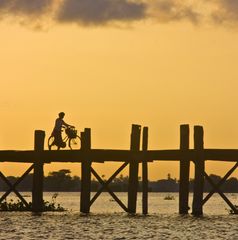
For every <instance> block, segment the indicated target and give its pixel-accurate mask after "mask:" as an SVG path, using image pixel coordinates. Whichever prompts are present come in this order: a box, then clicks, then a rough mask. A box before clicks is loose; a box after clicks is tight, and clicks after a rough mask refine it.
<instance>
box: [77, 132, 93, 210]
mask: <svg viewBox="0 0 238 240" xmlns="http://www.w3.org/2000/svg"><path fill="white" fill-rule="evenodd" d="M90 149H91V129H90V128H85V129H84V132H82V133H81V150H82V151H84V152H85V156H86V157H85V158H84V159H83V161H82V164H81V166H82V167H81V195H80V211H81V212H82V213H89V212H90V194H91V159H88V157H87V152H89V151H90Z"/></svg>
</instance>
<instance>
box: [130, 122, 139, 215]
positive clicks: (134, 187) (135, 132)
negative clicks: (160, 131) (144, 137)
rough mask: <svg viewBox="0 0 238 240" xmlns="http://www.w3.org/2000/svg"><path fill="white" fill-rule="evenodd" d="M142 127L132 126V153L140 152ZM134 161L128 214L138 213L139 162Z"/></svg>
mask: <svg viewBox="0 0 238 240" xmlns="http://www.w3.org/2000/svg"><path fill="white" fill-rule="evenodd" d="M140 134H141V126H139V125H134V124H133V125H132V131H131V146H130V149H131V152H132V153H135V152H137V151H139V150H140ZM137 160H138V159H133V161H131V162H130V164H129V182H128V212H129V213H131V214H134V213H136V204H137V191H138V169H139V161H137Z"/></svg>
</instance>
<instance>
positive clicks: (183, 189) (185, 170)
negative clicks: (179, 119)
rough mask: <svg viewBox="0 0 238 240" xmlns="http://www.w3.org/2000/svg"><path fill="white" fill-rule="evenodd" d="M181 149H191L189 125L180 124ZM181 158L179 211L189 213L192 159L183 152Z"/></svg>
mask: <svg viewBox="0 0 238 240" xmlns="http://www.w3.org/2000/svg"><path fill="white" fill-rule="evenodd" d="M180 150H181V151H182V152H183V151H184V152H185V151H187V150H189V125H188V124H186V125H180ZM183 156H184V157H183V158H181V159H180V177H179V213H180V214H187V213H188V210H189V206H188V200H189V171H190V159H188V158H187V157H186V154H183Z"/></svg>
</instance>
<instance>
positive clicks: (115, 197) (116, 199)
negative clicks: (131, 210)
mask: <svg viewBox="0 0 238 240" xmlns="http://www.w3.org/2000/svg"><path fill="white" fill-rule="evenodd" d="M91 171H92V173H93V175H94V176H95V177H96V179H97V180H98V181H99V183H101V185H102V186H104V188H105V189H106V190H107V192H108V193H109V194H110V195H111V196H112V198H113V199H114V200H115V201H116V202H117V203H118V204H119V205H120V206H121V208H122V209H123V210H124V211H125V212H128V209H127V207H126V206H125V205H124V203H123V202H122V201H121V200H120V199H119V198H118V197H117V196H116V194H115V193H114V192H113V191H112V190H111V189H110V188H109V186H108V184H106V183H105V182H104V181H103V180H102V179H101V177H100V176H99V175H98V174H97V172H96V171H95V170H94V169H93V168H91Z"/></svg>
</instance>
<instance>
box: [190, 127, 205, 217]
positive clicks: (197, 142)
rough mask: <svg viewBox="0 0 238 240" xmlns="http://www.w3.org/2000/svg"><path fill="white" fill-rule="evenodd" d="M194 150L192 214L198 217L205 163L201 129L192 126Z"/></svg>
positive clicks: (201, 200)
mask: <svg viewBox="0 0 238 240" xmlns="http://www.w3.org/2000/svg"><path fill="white" fill-rule="evenodd" d="M194 149H195V151H196V155H195V159H194V163H195V177H194V186H193V210H192V214H193V215H195V216H199V215H202V214H203V187H204V172H205V171H204V169H205V161H204V156H203V150H204V146H203V127H202V126H194Z"/></svg>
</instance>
